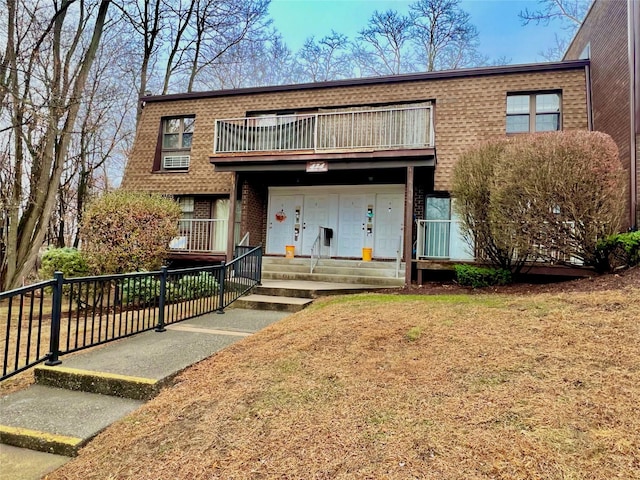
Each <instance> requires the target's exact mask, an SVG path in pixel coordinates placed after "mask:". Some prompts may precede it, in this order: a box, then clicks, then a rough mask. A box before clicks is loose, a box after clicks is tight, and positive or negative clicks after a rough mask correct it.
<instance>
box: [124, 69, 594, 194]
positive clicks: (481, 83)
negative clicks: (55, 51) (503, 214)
mask: <svg viewBox="0 0 640 480" xmlns="http://www.w3.org/2000/svg"><path fill="white" fill-rule="evenodd" d="M585 82H586V80H585V71H584V69H583V68H576V69H567V70H557V71H542V72H532V73H526V72H521V73H502V74H494V75H479V76H469V77H458V78H449V79H447V78H438V79H429V80H424V81H410V82H406V83H403V82H397V83H394V84H392V85H388V84H373V85H354V86H336V87H331V88H317V89H304V90H289V91H281V92H256V93H247V94H236V95H232V96H217V97H210V98H200V99H187V100H169V101H162V102H149V103H147V104H146V105H145V107H144V109H143V112H142V117H141V119H140V124H139V128H138V132H137V137H136V142H135V145H134V148H133V151H132V153H131V156H130V159H129V162H128V165H127V167H126V170H125V175H124V179H123V188H126V189H132V190H146V191H155V192H163V193H171V194H228V193H229V191H230V186H231V178H232V177H231V175H230V174H227V173H222V172H215V171H214V167H213V166H212V165H211V163H210V159H209V157H210V155H211V154H212V153H213V144H214V134H215V132H214V125H215V120H216V119H222V118H233V117H244V116H246V114H247V112H256V111H277V110H287V109H292V110H296V109H305V108H315V107H346V106H354V105H376V104H383V103H396V102H398V103H399V102H414V101H421V100H431V101H433V102H434V103H435V119H434V127H435V145H436V156H437V167H436V173H435V180H434V188H435V190H445V191H446V190H448V189H449V187H450V181H451V172H452V169H453V166H454V165H455V162H456V159H457V158H458V156H459V155H460V154H461V153H462V152H464V151H465V150H466V149H468V148H469V147H471V146H473V145H475V144H477V143H480V142H482V141H485V140H487V139H489V138H494V137H500V136H504V135H505V121H506V120H505V117H506V94H507V93H508V92H517V91H538V90H561V91H562V94H563V100H562V106H563V128H564V129H565V130H572V129H585V128H587V109H586V89H585ZM194 114H195V116H196V120H195V130H194V136H193V145H192V149H191V165H190V168H189V171H188V172H180V173H166V172H152V166H153V159H154V156H155V152H156V147H157V143H158V131H159V128H160V124H161V120H162V118H163V117H166V116H177V115H194ZM243 198H247V197H244V195H243Z"/></svg>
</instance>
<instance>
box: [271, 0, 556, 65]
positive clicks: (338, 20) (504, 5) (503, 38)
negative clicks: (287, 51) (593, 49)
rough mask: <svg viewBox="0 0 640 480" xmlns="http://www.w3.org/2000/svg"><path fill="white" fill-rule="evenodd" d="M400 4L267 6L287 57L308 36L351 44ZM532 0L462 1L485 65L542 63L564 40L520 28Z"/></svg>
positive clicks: (549, 31) (318, 0)
mask: <svg viewBox="0 0 640 480" xmlns="http://www.w3.org/2000/svg"><path fill="white" fill-rule="evenodd" d="M410 3H413V2H412V1H406V0H271V6H270V12H271V17H272V18H273V21H274V26H275V27H276V28H277V29H278V30H279V31H280V33H281V34H282V36H283V37H284V39H285V41H286V42H287V44H288V45H289V48H291V49H292V50H293V51H296V50H298V49H299V48H300V47H301V46H302V44H303V43H304V40H305V39H306V38H307V37H309V36H311V35H314V36H315V37H317V38H321V37H323V36H325V35H327V34H329V33H330V32H331V29H334V30H336V31H337V32H340V33H344V34H345V35H347V36H348V37H349V38H355V36H356V35H357V33H358V30H360V29H361V28H363V27H364V26H365V25H366V23H367V21H368V19H369V18H370V17H371V14H372V13H373V12H374V11H375V10H387V9H390V8H391V9H394V10H397V11H399V12H402V13H405V12H407V11H408V6H409V4H410ZM536 5H537V2H536V1H535V0H463V1H462V2H461V6H462V8H463V9H464V10H465V11H467V12H468V13H469V14H470V15H471V21H472V23H473V24H474V25H475V26H476V27H477V28H478V30H479V33H480V50H481V52H482V53H483V54H485V55H487V56H488V57H489V58H490V59H495V58H499V57H503V56H504V57H507V58H510V59H511V63H531V62H539V61H543V59H542V58H541V57H540V56H539V55H538V53H539V52H540V51H543V50H546V49H547V47H550V46H552V45H553V44H554V43H555V40H554V33H558V34H559V35H564V34H565V32H564V31H563V30H562V29H561V28H560V27H559V26H558V25H550V26H549V27H544V26H542V25H528V26H524V27H523V26H522V25H521V22H520V19H519V18H518V12H520V11H521V10H524V9H525V8H527V7H528V8H529V9H530V10H532V9H535V8H536Z"/></svg>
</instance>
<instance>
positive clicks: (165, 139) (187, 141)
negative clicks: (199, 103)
mask: <svg viewBox="0 0 640 480" xmlns="http://www.w3.org/2000/svg"><path fill="white" fill-rule="evenodd" d="M194 123H195V118H194V117H180V118H167V119H165V120H163V121H162V169H163V170H186V169H188V168H189V163H190V161H191V155H189V153H190V152H191V142H192V139H193V126H194Z"/></svg>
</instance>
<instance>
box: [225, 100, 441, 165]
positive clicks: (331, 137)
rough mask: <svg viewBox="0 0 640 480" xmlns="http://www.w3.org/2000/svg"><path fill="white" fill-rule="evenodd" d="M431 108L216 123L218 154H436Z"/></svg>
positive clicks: (277, 117) (288, 116) (239, 119)
mask: <svg viewBox="0 0 640 480" xmlns="http://www.w3.org/2000/svg"><path fill="white" fill-rule="evenodd" d="M433 138H434V135H433V110H432V107H431V106H430V105H422V104H421V105H417V106H407V107H402V108H379V109H368V110H349V111H345V110H339V111H332V112H319V113H313V114H302V115H272V116H261V117H244V118H228V119H221V120H216V139H215V147H214V148H215V152H214V153H215V154H233V153H245V154H246V153H251V152H276V153H278V152H296V151H300V152H310V153H311V152H312V153H323V152H331V151H334V152H335V151H343V150H345V151H351V150H360V151H373V150H404V149H424V148H432V147H433V146H434V144H433Z"/></svg>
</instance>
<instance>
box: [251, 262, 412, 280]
mask: <svg viewBox="0 0 640 480" xmlns="http://www.w3.org/2000/svg"><path fill="white" fill-rule="evenodd" d="M309 270H310V269H309V265H285V264H274V265H266V266H264V267H263V269H262V272H263V273H270V272H275V273H279V272H287V273H301V274H305V273H310V271H309ZM401 272H402V273H404V271H401ZM313 273H317V274H319V275H357V276H363V277H391V278H395V277H396V269H395V267H394V268H367V267H360V266H342V267H336V266H333V265H331V266H325V265H318V266H316V267H315V268H314V269H313Z"/></svg>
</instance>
